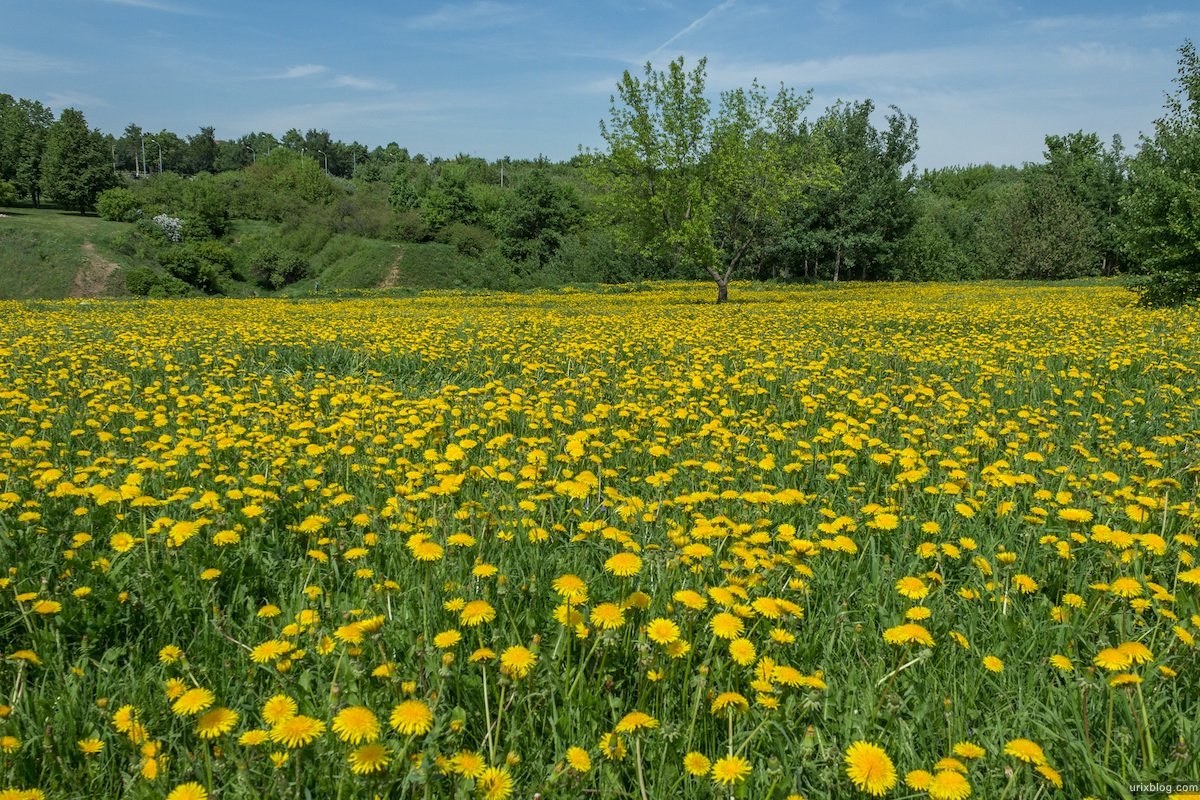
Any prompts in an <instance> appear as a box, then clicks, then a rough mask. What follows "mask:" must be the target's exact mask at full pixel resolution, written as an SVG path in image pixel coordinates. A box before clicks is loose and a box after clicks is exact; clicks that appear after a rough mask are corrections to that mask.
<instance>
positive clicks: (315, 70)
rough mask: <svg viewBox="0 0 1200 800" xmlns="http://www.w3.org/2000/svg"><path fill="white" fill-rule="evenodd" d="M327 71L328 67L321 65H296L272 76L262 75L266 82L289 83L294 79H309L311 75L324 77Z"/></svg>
mask: <svg viewBox="0 0 1200 800" xmlns="http://www.w3.org/2000/svg"><path fill="white" fill-rule="evenodd" d="M328 71H329V67H326V66H322V65H321V64H297V65H296V66H294V67H288V68H287V69H285V70H284V71H283V72H277V73H275V74H274V75H264V76H263V77H264V78H265V79H266V80H272V81H290V80H295V79H296V78H310V77H312V76H313V75H324V74H325V73H326V72H328Z"/></svg>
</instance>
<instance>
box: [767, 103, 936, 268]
mask: <svg viewBox="0 0 1200 800" xmlns="http://www.w3.org/2000/svg"><path fill="white" fill-rule="evenodd" d="M874 111H875V105H874V103H872V102H871V101H870V100H866V101H863V102H858V103H842V102H839V103H837V104H835V105H833V106H831V107H830V108H829V109H827V110H826V111H825V114H824V115H822V116H821V117H820V119H818V120H817V122H816V123H815V125H814V126H813V129H812V130H811V131H805V132H804V133H805V134H807V135H808V136H810V137H811V145H810V146H811V147H812V148H813V149H814V150H816V151H817V152H821V153H824V154H825V155H827V156H828V157H829V158H830V159H832V161H833V163H834V164H835V165H836V167H837V176H838V177H837V180H836V181H831V182H830V183H829V184H828V185H826V186H824V187H821V188H819V189H818V190H817V191H815V192H814V193H813V198H812V200H813V202H812V203H811V204H810V205H808V206H806V207H800V208H798V209H797V208H791V209H789V212H790V213H789V215H788V221H787V226H788V227H789V229H790V230H789V231H788V232H789V234H790V235H791V236H792V238H794V239H795V241H796V243H797V246H798V249H799V250H800V252H801V253H803V254H804V257H805V258H806V260H809V261H811V262H812V263H814V264H821V263H823V264H825V265H827V271H826V272H825V273H824V274H823V275H822V276H821V277H829V278H832V279H833V280H835V281H837V280H840V279H843V278H845V277H850V276H854V277H859V278H862V279H864V280H866V279H868V278H880V277H886V276H888V275H889V274H890V273H891V272H892V271H893V270H894V269H895V268H896V266H897V255H898V250H899V248H900V245H901V243H902V242H903V241H904V239H905V237H906V236H907V235H908V232H909V230H910V229H911V228H912V226H913V223H914V221H915V206H914V202H915V199H914V195H913V191H912V189H913V186H914V184H915V182H916V176H915V174H914V172H913V171H912V169H911V164H912V161H913V158H914V157H915V156H916V152H917V124H916V120H914V119H913V118H912V117H911V116H908V115H906V114H903V113H902V112H901V111H900V110H899V109H897V108H895V107H893V108H892V112H891V113H890V114H888V115H887V117H886V122H887V125H886V127H885V128H884V129H883V130H879V129H877V128H876V127H875V125H874V124H873V123H872V122H871V115H872V114H873V113H874Z"/></svg>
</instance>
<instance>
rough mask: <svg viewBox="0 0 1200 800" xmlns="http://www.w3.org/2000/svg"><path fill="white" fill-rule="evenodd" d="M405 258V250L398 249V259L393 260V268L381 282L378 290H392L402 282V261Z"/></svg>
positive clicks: (390, 268) (389, 269) (391, 267)
mask: <svg viewBox="0 0 1200 800" xmlns="http://www.w3.org/2000/svg"><path fill="white" fill-rule="evenodd" d="M402 258H404V248H403V247H397V248H396V257H395V258H394V259H392V266H390V267H389V268H388V274H387V275H386V276H385V277H384V279H383V280H382V281H380V282H379V286H377V287H376V288H377V289H391V288H392V287H393V286H395V285H396V284H398V283H399V282H400V259H402Z"/></svg>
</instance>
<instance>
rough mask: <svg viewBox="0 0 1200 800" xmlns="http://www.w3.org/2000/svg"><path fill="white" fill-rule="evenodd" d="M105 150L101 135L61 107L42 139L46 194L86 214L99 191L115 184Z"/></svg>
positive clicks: (68, 110) (72, 110)
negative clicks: (44, 155)
mask: <svg viewBox="0 0 1200 800" xmlns="http://www.w3.org/2000/svg"><path fill="white" fill-rule="evenodd" d="M105 149H106V148H105V147H104V137H103V135H102V134H101V133H100V131H99V130H91V131H89V130H88V127H87V120H85V119H84V117H83V114H82V113H81V112H79V111H77V110H75V109H73V108H68V109H66V110H64V111H63V112H62V114H61V115H60V116H59V118H58V122H55V123H54V124H53V125H51V126H50V132H49V135H48V136H47V139H46V162H45V179H46V189H47V194H49V195H50V197H51V198H53V199H54V201H55V202H57V203H58V204H59V205H61V206H62V207H64V208H70V209H74V210H77V211H78V212H79V213H80V214H85V213H87V211H88V209H90V208H92V207H93V206H94V205H95V204H96V198H97V197H98V196H99V195H100V193H101V192H103V191H104V190H105V189H108V188H110V187H112V186H115V185H116V183H117V174H116V173H115V172H114V171H113V168H112V161H111V157H110V154H109V153H108V152H105Z"/></svg>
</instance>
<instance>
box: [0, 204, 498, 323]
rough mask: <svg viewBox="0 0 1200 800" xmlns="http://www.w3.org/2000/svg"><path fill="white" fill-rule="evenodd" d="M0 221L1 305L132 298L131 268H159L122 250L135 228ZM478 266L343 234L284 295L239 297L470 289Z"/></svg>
mask: <svg viewBox="0 0 1200 800" xmlns="http://www.w3.org/2000/svg"><path fill="white" fill-rule="evenodd" d="M0 213H2V214H3V216H2V217H0V276H2V278H3V279H2V280H0V299H5V300H20V299H59V298H67V297H119V296H124V295H128V294H129V293H128V291H127V290H126V288H125V275H126V273H127V271H128V270H131V269H135V268H149V269H154V270H156V271H160V268H159V267H158V266H157V264H156V263H155V262H153V261H151V260H148V259H146V258H144V257H139V256H138V254H136V253H133V254H130V253H128V252H125V251H124V249H123V246H122V245H123V239H124V238H125V237H127V236H128V232H129V230H130V228H131V226H130V225H129V224H128V223H122V222H109V221H107V220H104V219H101V218H99V217H97V216H92V215H88V216H80V215H79V214H75V213H69V212H64V211H60V210H58V209H54V208H41V209H33V208H20V209H5V210H4V211H3V212H0ZM278 227H279V226H278V225H275V224H273V223H268V222H261V221H257V220H256V221H243V220H239V221H236V222H235V223H234V225H233V238H234V240H236V239H237V238H238V237H239V236H242V235H247V234H250V233H257V234H261V233H270V232H274V231H275V230H277V229H278ZM477 272H478V271H477V270H476V269H474V262H472V261H471V260H469V259H467V258H464V257H463V256H462V255H460V254H459V253H458V252H457V251H456V250H455V249H454V248H453V247H451V246H450V245H446V244H439V243H432V242H430V243H413V242H406V243H396V242H389V241H383V240H379V239H368V238H365V237H362V236H356V235H353V234H336V235H334V236H333V237H331V238H330V239H329V241H328V242H326V243H325V245H324V246H323V247H322V248H321V249H320V250H319V251H318V252H317V253H316V254H315V255H314V256H313V257H312V258H310V259H309V277H307V278H305V279H303V280H301V281H298V282H296V283H294V284H292V285H290V286H288V287H286V288H285V289H282V290H280V291H279V292H275V293H272V292H265V291H263V290H262V289H260V288H259V287H257V286H253V285H251V284H249V283H244V282H240V281H235V282H232V283H231V284H230V286H229V287H228V293H229V294H230V295H233V296H245V295H250V294H253V293H258V294H278V295H282V296H294V295H297V294H310V293H313V292H317V291H320V292H326V291H338V290H355V289H358V290H361V289H376V288H378V289H405V288H416V289H436V288H465V287H471V286H475V285H476V284H477V278H476V275H477Z"/></svg>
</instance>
